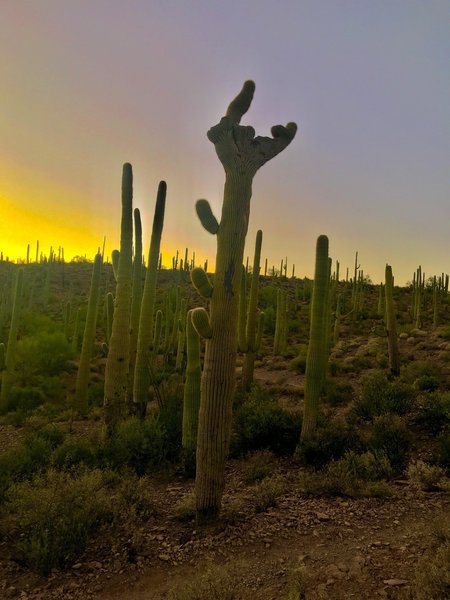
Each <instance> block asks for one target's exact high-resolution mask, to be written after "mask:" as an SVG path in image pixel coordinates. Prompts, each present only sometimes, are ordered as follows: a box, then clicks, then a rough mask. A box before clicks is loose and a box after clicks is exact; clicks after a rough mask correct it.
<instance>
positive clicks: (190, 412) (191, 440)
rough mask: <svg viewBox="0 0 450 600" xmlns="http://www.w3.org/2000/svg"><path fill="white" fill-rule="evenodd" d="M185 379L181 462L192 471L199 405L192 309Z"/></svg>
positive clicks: (196, 338)
mask: <svg viewBox="0 0 450 600" xmlns="http://www.w3.org/2000/svg"><path fill="white" fill-rule="evenodd" d="M186 353H187V364H186V381H185V384H184V398H183V438H182V447H183V462H184V466H185V469H186V470H187V471H190V472H192V471H193V470H194V467H195V449H196V446H197V428H198V410H199V406H200V380H201V374H202V369H201V364H200V336H199V334H198V333H197V330H196V329H195V327H194V325H193V323H192V310H190V311H189V312H188V314H187V319H186Z"/></svg>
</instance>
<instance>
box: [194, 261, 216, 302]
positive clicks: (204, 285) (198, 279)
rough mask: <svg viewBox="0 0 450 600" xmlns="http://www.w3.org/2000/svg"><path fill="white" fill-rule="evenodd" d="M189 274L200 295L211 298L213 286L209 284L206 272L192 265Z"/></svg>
mask: <svg viewBox="0 0 450 600" xmlns="http://www.w3.org/2000/svg"><path fill="white" fill-rule="evenodd" d="M190 275H191V281H192V283H193V284H194V286H195V288H196V290H197V291H198V293H199V294H200V296H203V298H211V296H212V292H213V286H212V285H211V282H210V281H209V278H208V275H207V274H206V272H205V271H204V270H203V269H202V268H201V267H194V268H193V269H192V271H191V273H190Z"/></svg>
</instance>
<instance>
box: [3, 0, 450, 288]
mask: <svg viewBox="0 0 450 600" xmlns="http://www.w3.org/2000/svg"><path fill="white" fill-rule="evenodd" d="M449 31H450V2H449V0H227V1H226V2H225V1H222V0H221V1H219V0H127V1H126V2H124V1H123V0H76V1H74V0H0V57H1V59H0V73H1V78H0V82H1V83H0V85H1V91H0V250H2V251H3V253H4V255H5V256H6V255H7V256H10V257H11V258H13V259H17V258H20V257H25V254H26V247H27V244H28V243H29V244H31V248H32V250H31V256H34V247H35V244H36V240H38V239H39V241H40V248H41V249H42V250H43V251H45V252H47V253H48V248H49V247H50V245H52V246H53V247H54V248H58V246H63V247H64V250H65V256H66V259H70V258H71V257H72V256H73V255H84V254H86V255H87V256H88V257H93V256H94V254H95V252H96V251H97V248H98V247H99V246H101V244H102V241H103V237H104V236H106V240H107V243H106V248H107V254H110V252H111V250H112V249H113V248H116V247H118V245H119V235H120V210H121V208H120V186H121V173H122V164H123V163H124V162H130V163H131V164H132V166H133V174H134V206H135V207H138V208H139V209H140V211H141V217H142V224H143V232H144V248H147V247H148V243H149V237H150V232H151V223H152V218H153V211H154V204H155V199H156V191H157V187H158V183H159V181H160V180H162V179H164V180H165V181H167V188H168V191H167V201H166V216H165V223H164V230H163V238H162V253H163V260H164V263H165V264H167V265H170V264H171V260H172V256H173V255H174V254H175V252H176V250H177V249H178V250H179V251H180V254H181V255H182V256H183V255H184V250H185V248H186V247H187V248H189V252H190V253H192V251H195V253H196V259H197V261H198V262H200V263H201V262H203V261H204V260H205V259H206V258H208V259H209V264H210V265H211V264H213V263H214V257H215V249H216V246H215V238H214V236H211V235H210V234H208V233H207V232H206V231H205V230H204V229H203V228H202V226H201V225H200V223H199V221H198V219H197V217H196V214H195V201H196V200H197V199H198V198H207V199H208V200H209V201H210V204H211V206H212V207H213V210H214V212H215V214H216V215H217V216H219V215H220V210H221V203H222V192H223V183H224V173H223V168H222V165H221V164H220V162H219V160H218V158H217V156H216V154H215V150H214V146H213V145H212V144H211V143H210V142H209V141H208V139H207V137H206V132H207V130H208V129H209V128H210V127H211V126H212V125H214V124H216V123H217V122H218V121H219V120H220V118H221V117H222V116H223V115H224V114H225V111H226V108H227V106H228V103H229V102H230V101H231V100H232V99H233V97H234V96H235V95H236V94H237V93H238V92H239V90H240V89H241V87H242V84H243V82H244V81H245V80H247V79H253V80H254V81H255V83H256V92H255V96H254V100H253V103H252V106H251V107H250V110H249V112H248V113H247V115H245V116H244V118H243V120H242V124H245V125H246V124H249V125H252V126H254V127H255V129H256V132H257V134H258V135H270V128H271V126H272V125H275V124H278V123H281V124H286V123H287V122H289V121H295V122H296V123H297V124H298V127H299V129H298V132H297V136H296V138H295V139H294V140H293V142H292V143H291V145H290V146H289V147H288V148H287V149H286V150H284V151H283V152H282V153H281V154H280V155H278V156H277V157H276V158H274V159H273V160H272V161H270V162H269V163H267V164H266V165H264V167H263V168H262V169H261V170H260V171H259V172H258V173H257V174H256V177H255V180H254V185H253V197H252V204H251V214H250V226H249V232H248V236H247V245H246V255H249V256H250V262H251V260H252V255H253V247H254V240H255V236H256V231H257V230H258V229H262V231H263V247H262V258H263V260H264V259H265V258H267V259H268V263H269V266H271V265H275V266H276V267H278V266H279V265H280V261H281V259H282V258H284V257H287V260H288V271H289V272H290V271H291V269H292V265H293V264H295V273H296V275H297V276H299V277H303V276H305V275H306V276H309V277H311V276H312V274H313V269H314V251H315V242H316V238H317V237H318V236H319V235H320V234H326V235H328V237H329V240H330V256H332V258H333V260H338V261H339V262H340V269H341V275H345V270H346V268H347V267H349V268H350V273H352V270H353V262H354V255H355V252H356V251H358V255H359V263H360V265H361V268H362V269H363V270H364V273H365V274H367V275H370V277H371V278H372V280H373V281H374V282H376V283H377V282H379V281H381V280H382V279H383V277H384V267H385V264H386V263H389V264H391V265H392V267H393V272H394V276H395V279H396V282H397V283H399V284H402V285H403V284H404V283H405V282H406V281H408V280H411V279H412V274H413V272H414V271H415V269H416V268H417V266H418V265H419V264H421V265H422V270H423V271H424V272H425V273H426V274H427V276H428V275H433V274H440V273H441V272H445V273H448V272H449V270H450V269H449V267H450V265H449V262H450V261H449V259H450V232H449V229H450V35H449ZM146 252H147V250H146Z"/></svg>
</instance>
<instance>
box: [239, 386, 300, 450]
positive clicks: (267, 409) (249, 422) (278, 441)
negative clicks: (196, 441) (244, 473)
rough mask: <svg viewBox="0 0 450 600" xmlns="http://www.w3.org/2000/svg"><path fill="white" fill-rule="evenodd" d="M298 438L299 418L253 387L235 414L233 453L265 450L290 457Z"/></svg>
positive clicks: (265, 393)
mask: <svg viewBox="0 0 450 600" xmlns="http://www.w3.org/2000/svg"><path fill="white" fill-rule="evenodd" d="M299 436H300V416H299V415H298V414H292V413H290V412H288V411H287V410H284V409H283V408H281V407H280V406H278V404H277V402H276V401H275V400H274V399H273V398H271V397H270V395H269V394H268V393H267V392H264V391H262V390H259V389H258V388H256V387H255V388H253V390H252V391H251V393H250V395H249V398H248V399H247V400H246V401H245V402H244V403H243V404H242V405H241V406H239V407H238V408H237V410H236V411H235V414H234V422H233V437H232V452H233V454H234V455H240V454H246V453H247V452H252V451H255V450H262V449H267V450H271V451H272V452H274V453H275V454H279V455H283V454H292V453H293V452H294V449H295V446H296V444H297V442H298V439H299Z"/></svg>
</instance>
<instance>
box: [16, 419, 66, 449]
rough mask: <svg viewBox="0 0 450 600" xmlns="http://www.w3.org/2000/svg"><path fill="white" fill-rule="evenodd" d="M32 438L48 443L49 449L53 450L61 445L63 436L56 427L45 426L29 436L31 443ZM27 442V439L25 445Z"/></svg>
mask: <svg viewBox="0 0 450 600" xmlns="http://www.w3.org/2000/svg"><path fill="white" fill-rule="evenodd" d="M34 437H36V438H38V439H41V440H44V441H45V442H48V444H49V445H50V447H51V448H52V449H54V448H57V447H58V446H59V445H61V444H62V443H63V441H64V437H65V435H64V432H63V431H62V430H61V429H60V428H59V427H58V426H57V425H51V424H47V425H44V426H43V427H41V428H40V429H38V430H37V431H35V432H34V434H32V435H31V436H30V439H31V441H32V440H33V438H34ZM27 441H28V438H27V440H26V441H25V443H27Z"/></svg>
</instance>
